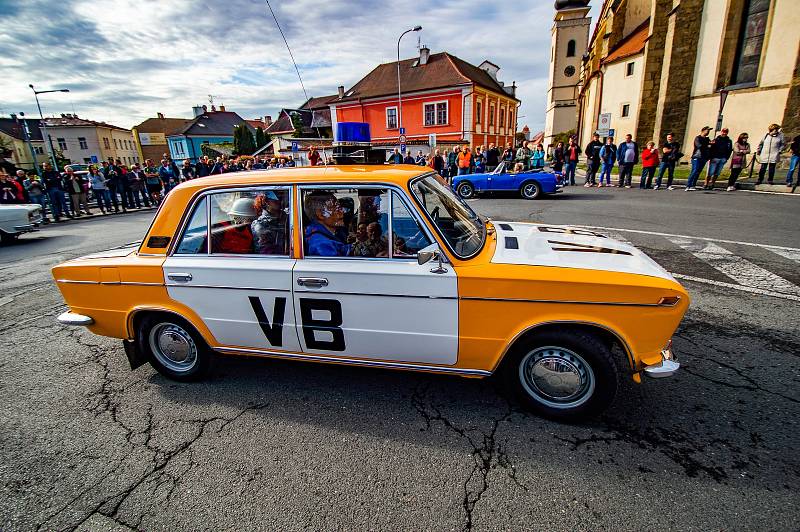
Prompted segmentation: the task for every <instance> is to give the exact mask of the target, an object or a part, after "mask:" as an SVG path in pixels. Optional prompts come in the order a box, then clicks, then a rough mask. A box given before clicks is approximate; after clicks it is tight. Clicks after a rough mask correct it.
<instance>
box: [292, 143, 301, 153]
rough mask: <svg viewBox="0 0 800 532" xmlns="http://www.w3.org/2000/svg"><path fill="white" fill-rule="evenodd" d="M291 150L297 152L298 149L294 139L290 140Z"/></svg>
mask: <svg viewBox="0 0 800 532" xmlns="http://www.w3.org/2000/svg"><path fill="white" fill-rule="evenodd" d="M292 151H293V152H298V151H300V147H299V146H298V145H297V142H296V141H292Z"/></svg>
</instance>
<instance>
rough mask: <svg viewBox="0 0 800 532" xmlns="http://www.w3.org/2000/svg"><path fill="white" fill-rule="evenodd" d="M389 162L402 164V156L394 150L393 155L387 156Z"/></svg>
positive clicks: (398, 151) (397, 150)
mask: <svg viewBox="0 0 800 532" xmlns="http://www.w3.org/2000/svg"><path fill="white" fill-rule="evenodd" d="M389 162H390V163H392V164H403V154H402V153H400V150H399V149H397V148H395V149H394V153H392V154H391V155H390V156H389Z"/></svg>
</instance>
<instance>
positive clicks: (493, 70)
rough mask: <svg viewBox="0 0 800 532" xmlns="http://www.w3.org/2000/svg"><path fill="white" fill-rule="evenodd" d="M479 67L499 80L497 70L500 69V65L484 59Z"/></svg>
mask: <svg viewBox="0 0 800 532" xmlns="http://www.w3.org/2000/svg"><path fill="white" fill-rule="evenodd" d="M478 68H480V69H481V70H483V71H484V72H486V73H487V74H489V75H490V76H492V79H493V80H495V81H497V71H498V70H500V67H499V66H497V65H495V64H494V63H492V62H491V61H484V62H483V63H481V64H480V65H478Z"/></svg>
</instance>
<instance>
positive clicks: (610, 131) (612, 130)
mask: <svg viewBox="0 0 800 532" xmlns="http://www.w3.org/2000/svg"><path fill="white" fill-rule="evenodd" d="M616 132H617V131H616V130H615V129H609V130H608V135H606V136H607V137H613V136H614V133H616Z"/></svg>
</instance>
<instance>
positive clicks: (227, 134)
mask: <svg viewBox="0 0 800 532" xmlns="http://www.w3.org/2000/svg"><path fill="white" fill-rule="evenodd" d="M194 113H195V117H194V118H193V119H191V120H190V121H189V122H188V123H187V124H186V125H185V126H183V128H182V129H180V130H179V131H177V132H175V133H173V134H171V135H167V144H168V146H169V153H170V156H171V157H172V159H173V160H174V161H176V162H178V163H180V162H181V161H183V160H184V159H189V160H190V161H192V162H197V159H198V158H199V157H202V156H203V151H202V145H203V144H222V143H231V144H232V143H233V128H234V127H236V126H241V125H245V126H247V127H248V128H249V129H250V132H251V133H253V132H254V131H253V128H252V126H250V125H249V124H248V123H247V121H246V120H245V119H244V118H242V117H241V116H239V115H238V114H236V113H234V112H232V111H226V110H225V106H224V105H221V106H220V107H219V110H217V109H216V107H214V106H213V105H212V106H211V110H208V108H207V107H206V106H205V105H204V106H202V107H195V108H194Z"/></svg>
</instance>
